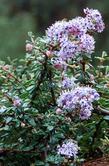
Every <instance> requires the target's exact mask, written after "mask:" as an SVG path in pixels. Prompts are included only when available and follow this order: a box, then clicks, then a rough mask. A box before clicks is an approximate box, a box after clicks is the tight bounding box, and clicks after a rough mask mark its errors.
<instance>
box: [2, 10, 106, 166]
mask: <svg viewBox="0 0 109 166" xmlns="http://www.w3.org/2000/svg"><path fill="white" fill-rule="evenodd" d="M84 14H85V16H84V17H76V18H74V19H72V20H70V21H65V20H62V21H58V22H56V23H54V24H53V25H52V26H50V27H49V28H48V29H47V30H46V35H45V36H44V37H42V38H39V37H38V38H35V37H34V35H33V34H32V33H31V32H29V33H28V35H29V37H30V39H29V41H27V44H26V51H27V54H26V57H25V59H24V60H23V59H21V60H20V62H19V65H16V61H12V62H10V64H8V65H7V64H5V62H0V76H1V77H0V85H1V86H0V88H1V90H0V97H1V100H0V162H1V164H4V165H9V166H12V165H13V166H14V165H15V166H17V165H18V166H19V164H20V166H24V165H25V166H30V165H31V166H38V165H40V166H52V165H53V166H54V165H57V166H59V165H60V166H70V165H71V166H72V165H79V164H81V163H82V162H83V161H84V160H85V159H88V158H89V157H94V156H99V155H102V154H103V153H105V148H104V142H106V141H105V138H106V139H107V138H108V136H109V133H108V120H109V116H108V115H109V111H108V107H109V99H108V95H109V89H108V87H109V74H108V73H109V67H108V66H106V65H105V64H106V63H105V61H106V60H108V56H107V54H106V53H105V52H103V54H102V57H95V58H96V59H98V66H97V67H96V68H95V67H94V66H93V63H92V61H91V54H92V53H93V52H94V48H95V40H94V37H93V35H94V32H99V33H100V32H102V31H103V30H104V23H103V20H102V16H101V14H100V13H99V11H98V10H93V9H88V8H86V9H84ZM107 151H108V150H106V152H107Z"/></svg>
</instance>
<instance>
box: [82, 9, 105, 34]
mask: <svg viewBox="0 0 109 166" xmlns="http://www.w3.org/2000/svg"><path fill="white" fill-rule="evenodd" d="M84 13H85V14H86V21H87V28H88V29H89V30H93V31H97V32H99V33H101V32H102V31H103V30H104V27H105V25H104V22H103V20H102V16H101V14H100V12H99V11H98V10H93V9H88V8H86V9H84Z"/></svg>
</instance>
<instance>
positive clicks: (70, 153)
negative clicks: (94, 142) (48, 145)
mask: <svg viewBox="0 0 109 166" xmlns="http://www.w3.org/2000/svg"><path fill="white" fill-rule="evenodd" d="M78 150H79V147H78V145H77V143H76V142H75V141H74V140H71V139H70V140H67V141H66V142H65V143H63V144H62V146H60V145H59V146H58V154H60V155H64V156H66V157H68V158H71V157H74V158H76V157H77V154H78Z"/></svg>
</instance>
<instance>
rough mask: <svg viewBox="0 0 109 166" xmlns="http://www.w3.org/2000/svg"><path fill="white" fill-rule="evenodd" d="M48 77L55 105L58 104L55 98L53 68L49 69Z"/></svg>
mask: <svg viewBox="0 0 109 166" xmlns="http://www.w3.org/2000/svg"><path fill="white" fill-rule="evenodd" d="M48 77H49V83H50V92H51V95H52V101H53V104H54V106H55V105H56V99H55V93H54V89H53V81H52V72H51V70H49V72H48Z"/></svg>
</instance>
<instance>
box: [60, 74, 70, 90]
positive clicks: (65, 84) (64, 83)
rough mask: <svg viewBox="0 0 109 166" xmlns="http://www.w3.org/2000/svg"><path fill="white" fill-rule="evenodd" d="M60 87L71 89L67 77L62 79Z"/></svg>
mask: <svg viewBox="0 0 109 166" xmlns="http://www.w3.org/2000/svg"><path fill="white" fill-rule="evenodd" d="M61 87H62V88H63V89H69V88H71V87H72V81H71V79H70V78H68V77H65V78H64V79H63V81H62V85H61Z"/></svg>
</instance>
